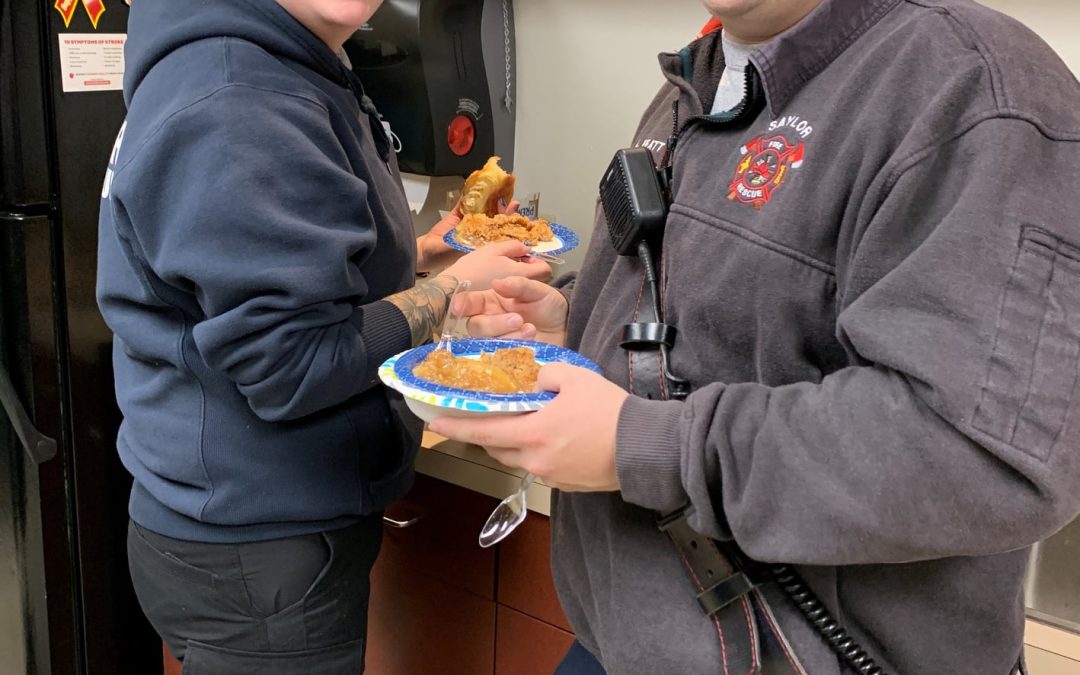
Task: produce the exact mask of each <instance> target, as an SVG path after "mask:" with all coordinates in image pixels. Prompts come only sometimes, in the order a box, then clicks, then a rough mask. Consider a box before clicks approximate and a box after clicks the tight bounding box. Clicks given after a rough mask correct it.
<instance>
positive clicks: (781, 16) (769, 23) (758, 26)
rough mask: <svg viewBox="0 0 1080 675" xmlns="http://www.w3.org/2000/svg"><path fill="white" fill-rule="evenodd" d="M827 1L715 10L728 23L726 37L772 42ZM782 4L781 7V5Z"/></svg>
mask: <svg viewBox="0 0 1080 675" xmlns="http://www.w3.org/2000/svg"><path fill="white" fill-rule="evenodd" d="M822 2H823V0H797V1H796V2H789V3H765V4H763V5H758V6H755V7H753V8H752V9H749V10H746V11H744V12H738V13H730V14H729V13H727V12H724V11H723V10H721V9H716V10H714V11H713V12H712V14H713V16H715V17H716V18H717V19H719V20H720V21H721V22H722V23H723V24H724V36H725V37H726V38H727V39H728V40H731V41H732V42H736V43H739V44H744V45H757V44H762V43H765V42H768V41H770V40H772V39H773V38H775V37H776V36H777V35H780V34H781V33H783V32H784V31H786V30H787V29H789V28H791V27H792V26H794V25H795V24H797V23H799V22H800V21H802V20H803V19H804V18H805V17H806V15H807V14H809V13H810V12H811V11H813V9H814V8H815V7H817V6H818V5H820V4H821V3H822ZM777 5H779V7H777Z"/></svg>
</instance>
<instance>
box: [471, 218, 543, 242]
mask: <svg viewBox="0 0 1080 675" xmlns="http://www.w3.org/2000/svg"><path fill="white" fill-rule="evenodd" d="M457 238H458V240H459V241H460V242H461V243H463V244H467V245H469V246H472V247H473V248H479V247H481V246H484V245H486V244H493V243H495V242H497V241H506V240H507V239H517V240H518V241H530V242H532V243H533V244H534V245H535V244H537V243H539V242H541V241H552V240H553V239H555V233H554V232H553V231H552V230H551V226H550V225H549V224H548V221H546V220H529V219H528V218H526V217H525V216H523V215H521V214H520V213H513V214H510V215H503V214H501V213H500V214H499V215H497V216H485V215H481V214H469V215H466V216H465V217H464V218H462V219H461V222H460V223H459V224H458V226H457Z"/></svg>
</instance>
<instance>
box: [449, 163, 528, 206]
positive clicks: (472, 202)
mask: <svg viewBox="0 0 1080 675" xmlns="http://www.w3.org/2000/svg"><path fill="white" fill-rule="evenodd" d="M515 180H516V179H515V178H514V177H513V176H512V175H510V174H508V173H506V172H505V171H503V170H502V167H500V166H499V158H498V157H492V158H491V159H489V160H488V161H487V163H486V164H484V168H482V169H480V170H479V171H473V172H472V174H471V175H470V176H469V177H468V178H467V179H466V180H465V189H464V190H463V191H462V194H461V211H462V213H482V214H484V215H488V216H494V215H496V214H498V213H499V201H500V200H501V201H503V202H505V203H507V204H509V203H510V200H512V199H513V198H514V182H515Z"/></svg>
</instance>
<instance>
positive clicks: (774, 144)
mask: <svg viewBox="0 0 1080 675" xmlns="http://www.w3.org/2000/svg"><path fill="white" fill-rule="evenodd" d="M740 151H741V152H742V155H743V158H742V161H740V162H739V166H738V168H736V169H735V178H734V179H733V180H732V181H731V185H729V186H728V187H729V189H730V190H731V192H730V193H729V194H728V199H731V200H736V201H740V202H742V203H743V204H753V205H754V208H755V209H760V208H761V207H762V206H763V205H765V204H766V203H768V201H769V200H770V199H772V196H773V193H774V192H776V190H777V189H778V188H779V187H780V186H781V185H783V183H784V180H785V179H786V178H787V175H788V173H789V172H790V171H791V170H792V169H798V168H799V167H800V166H801V165H802V162H803V144H802V141H796V142H794V143H791V142H790V141H788V139H787V138H785V137H784V136H780V135H777V136H766V135H764V134H762V135H761V136H758V137H757V138H755V139H754V140H752V141H750V142H749V143H747V144H746V145H744V146H743V147H742V148H740Z"/></svg>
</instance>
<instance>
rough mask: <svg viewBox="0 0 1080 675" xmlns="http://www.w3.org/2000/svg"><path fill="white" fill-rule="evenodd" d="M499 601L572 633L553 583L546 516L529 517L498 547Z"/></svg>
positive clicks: (549, 537) (531, 514)
mask: <svg viewBox="0 0 1080 675" xmlns="http://www.w3.org/2000/svg"><path fill="white" fill-rule="evenodd" d="M498 601H499V604H501V605H507V606H509V607H513V608H514V609H516V610H518V611H519V612H524V613H525V614H528V615H529V616H531V617H533V618H536V619H540V620H541V621H544V622H546V623H549V624H551V625H553V626H557V627H559V628H562V629H563V630H566V631H569V630H572V628H571V627H570V623H569V622H568V621H567V620H566V615H565V614H563V611H562V607H561V606H560V605H559V598H558V596H556V594H555V584H554V582H553V581H552V579H551V525H550V522H549V520H548V518H546V517H545V516H542V515H540V514H537V513H530V514H529V517H528V518H526V519H525V522H523V523H522V524H521V525H519V526H518V529H516V530H514V533H513V534H512V535H510V536H509V537H507V538H506V539H504V540H503V541H502V543H500V544H499V591H498Z"/></svg>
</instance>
